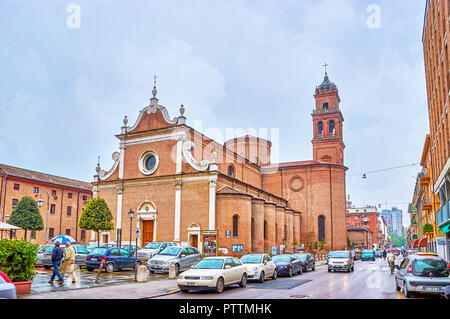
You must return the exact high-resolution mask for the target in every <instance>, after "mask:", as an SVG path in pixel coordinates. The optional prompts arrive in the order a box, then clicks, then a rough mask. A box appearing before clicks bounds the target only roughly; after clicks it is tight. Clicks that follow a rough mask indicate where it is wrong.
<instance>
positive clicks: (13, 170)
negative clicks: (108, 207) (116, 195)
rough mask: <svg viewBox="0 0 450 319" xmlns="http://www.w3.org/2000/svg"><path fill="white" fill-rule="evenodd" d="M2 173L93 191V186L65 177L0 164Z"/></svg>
mask: <svg viewBox="0 0 450 319" xmlns="http://www.w3.org/2000/svg"><path fill="white" fill-rule="evenodd" d="M0 172H1V173H2V174H5V175H8V176H14V177H18V178H24V179H29V180H34V181H37V182H41V183H49V184H54V185H60V186H65V187H72V188H78V189H82V190H86V191H91V190H92V184H91V183H86V182H82V181H78V180H74V179H69V178H65V177H60V176H55V175H50V174H45V173H40V172H35V171H30V170H28V169H23V168H19V167H14V166H9V165H5V164H0Z"/></svg>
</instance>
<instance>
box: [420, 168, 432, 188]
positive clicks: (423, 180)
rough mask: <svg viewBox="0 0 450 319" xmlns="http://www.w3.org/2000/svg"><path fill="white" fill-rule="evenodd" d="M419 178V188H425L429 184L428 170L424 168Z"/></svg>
mask: <svg viewBox="0 0 450 319" xmlns="http://www.w3.org/2000/svg"><path fill="white" fill-rule="evenodd" d="M419 176H420V186H426V185H428V184H430V174H429V173H428V168H427V167H424V168H423V169H422V172H421V173H420V174H419Z"/></svg>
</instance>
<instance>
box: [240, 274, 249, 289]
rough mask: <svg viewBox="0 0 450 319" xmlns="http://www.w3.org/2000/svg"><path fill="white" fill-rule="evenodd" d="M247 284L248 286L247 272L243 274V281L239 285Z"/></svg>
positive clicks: (244, 285) (242, 286)
mask: <svg viewBox="0 0 450 319" xmlns="http://www.w3.org/2000/svg"><path fill="white" fill-rule="evenodd" d="M246 286H247V274H243V275H242V279H241V282H240V283H239V287H241V288H245V287H246Z"/></svg>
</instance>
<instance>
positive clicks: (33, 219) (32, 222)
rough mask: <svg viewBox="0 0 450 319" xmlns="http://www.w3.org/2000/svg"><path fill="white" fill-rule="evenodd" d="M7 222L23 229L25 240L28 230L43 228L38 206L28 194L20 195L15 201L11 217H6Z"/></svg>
mask: <svg viewBox="0 0 450 319" xmlns="http://www.w3.org/2000/svg"><path fill="white" fill-rule="evenodd" d="M8 223H10V224H11V225H14V226H18V227H20V228H22V229H24V230H25V237H24V240H27V231H28V230H43V229H44V221H43V220H42V216H41V213H40V212H39V208H38V207H37V205H36V201H35V200H34V199H33V198H32V197H30V196H25V197H22V199H21V200H20V201H19V202H18V203H17V205H16V207H15V208H14V210H13V212H12V214H11V217H9V219H8Z"/></svg>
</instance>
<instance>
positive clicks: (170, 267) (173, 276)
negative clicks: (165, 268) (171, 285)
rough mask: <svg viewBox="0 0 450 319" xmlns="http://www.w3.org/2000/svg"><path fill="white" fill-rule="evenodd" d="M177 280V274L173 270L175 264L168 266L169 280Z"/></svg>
mask: <svg viewBox="0 0 450 319" xmlns="http://www.w3.org/2000/svg"><path fill="white" fill-rule="evenodd" d="M175 278H177V272H176V270H175V264H170V266H169V279H175Z"/></svg>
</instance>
